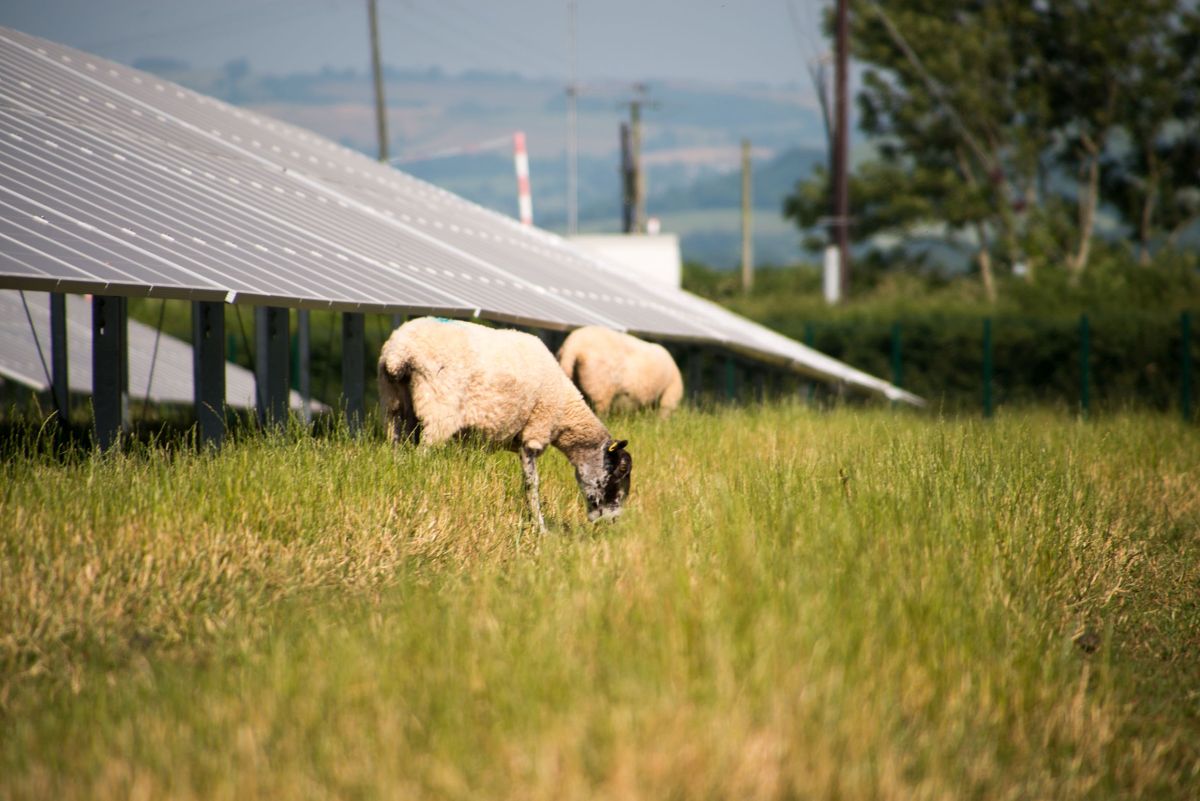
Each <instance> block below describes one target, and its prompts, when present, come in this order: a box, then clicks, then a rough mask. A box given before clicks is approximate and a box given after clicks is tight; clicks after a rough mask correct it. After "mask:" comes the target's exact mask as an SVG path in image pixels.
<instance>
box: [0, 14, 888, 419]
mask: <svg viewBox="0 0 1200 801" xmlns="http://www.w3.org/2000/svg"><path fill="white" fill-rule="evenodd" d="M0 286H8V287H19V288H26V289H39V290H46V291H60V292H61V291H79V292H97V293H111V294H119V295H128V296H152V297H171V298H183V299H192V300H223V301H225V302H228V303H251V304H260V305H279V306H288V307H300V308H313V309H316V308H322V309H335V310H342V311H357V312H383V313H403V314H423V313H435V314H443V315H447V316H455V317H472V316H475V317H483V318H487V319H491V320H495V321H500V322H508V323H516V324H524V325H530V326H538V327H545V328H553V329H559V330H565V329H569V328H574V327H577V326H581V325H604V326H608V327H611V328H615V329H618V330H626V331H630V332H631V333H636V334H640V335H644V336H649V337H653V338H660V339H672V340H679V341H691V342H697V343H711V344H716V345H723V346H726V347H730V348H733V349H735V350H739V351H741V352H743V353H745V354H746V355H748V356H751V357H753V358H759V359H764V360H768V361H772V362H775V363H778V364H781V365H785V366H788V367H790V368H792V369H797V370H801V371H803V372H807V373H809V374H810V375H814V376H817V377H820V378H825V379H829V380H840V381H845V382H848V383H850V384H852V385H856V386H860V387H862V388H863V389H866V390H868V391H871V392H880V391H881V390H880V388H879V386H878V385H879V384H882V383H883V382H879V381H877V380H876V379H870V377H869V376H866V377H865V378H867V379H870V380H869V381H865V382H864V380H863V378H864V376H863V374H861V373H858V372H857V371H853V370H850V368H847V367H846V366H845V365H842V364H841V363H840V362H836V361H834V360H831V359H828V358H827V357H820V354H816V353H815V352H813V351H811V350H810V349H807V348H804V347H803V346H802V345H799V343H795V342H793V341H792V340H787V339H785V338H782V337H779V336H778V335H773V334H771V332H769V331H767V329H763V328H761V327H759V326H755V325H754V324H753V323H750V322H748V321H746V320H743V319H742V318H739V317H737V316H736V315H733V314H731V313H729V312H727V311H725V310H723V309H720V308H719V307H716V306H711V305H709V304H704V303H703V302H701V301H699V300H698V299H696V298H694V297H691V296H688V295H687V293H684V292H682V291H676V290H668V289H663V290H655V289H648V288H647V287H645V286H642V285H640V284H637V283H634V282H633V281H631V280H629V279H627V278H625V277H624V276H622V275H621V274H620V273H619V272H617V271H616V270H615V269H614V268H612V267H611V266H610V265H607V264H605V263H602V262H600V261H598V260H596V259H594V258H591V257H589V256H587V255H585V254H583V253H581V252H580V251H579V250H577V249H576V248H574V247H572V246H571V245H570V244H569V243H568V242H566V241H565V240H563V239H561V238H560V237H557V236H555V235H553V234H549V233H547V232H544V231H539V230H537V229H532V228H529V227H527V226H522V225H520V224H518V223H517V222H516V221H514V220H511V219H509V218H507V217H504V216H503V215H500V214H497V213H495V212H492V211H489V210H487V209H484V208H482V207H480V206H478V205H475V204H473V203H470V202H468V201H466V200H464V199H462V198H459V197H457V196H455V195H453V194H451V193H449V192H446V191H444V190H441V189H438V188H437V187H434V186H431V185H430V184H427V183H424V182H422V181H419V180H417V179H415V178H413V177H411V176H408V175H406V174H404V173H401V172H399V171H397V170H394V169H392V168H390V167H387V166H384V165H380V164H378V163H376V162H374V161H372V160H370V159H368V158H366V157H365V156H363V155H362V154H359V153H356V152H354V151H351V150H349V149H347V148H344V147H342V146H340V145H337V144H335V143H332V142H330V141H328V140H325V139H322V138H321V137H318V136H316V135H314V134H312V133H310V132H308V131H305V130H302V129H300V128H296V127H294V126H291V125H287V124H285V123H282V122H278V121H275V120H272V119H269V118H267V117H264V116H262V115H258V114H255V113H252V112H249V111H246V110H244V109H239V108H236V107H233V106H230V105H228V104H225V103H223V102H220V101H218V100H214V99H212V98H209V97H206V96H204V95H200V94H198V93H195V92H192V91H189V90H187V89H184V88H182V87H179V86H176V85H174V84H171V83H169V82H166V81H162V80H160V79H158V78H156V77H153V76H151V75H148V74H146V73H143V72H140V71H137V70H133V69H130V68H127V67H123V66H121V65H118V64H114V63H110V62H107V61H104V60H102V59H98V58H95V57H93V56H90V55H87V54H84V53H80V52H78V51H75V50H72V49H70V48H67V47H64V46H62V45H57V44H53V43H51V42H47V41H45V40H42V39H38V38H35V37H32V36H28V35H26V34H22V33H18V32H16V31H12V30H10V29H5V28H0ZM831 370H833V372H831ZM893 389H894V388H893ZM896 392H899V391H898V390H896ZM904 395H906V393H901V394H900V395H898V396H897V397H904ZM911 397H912V396H907V398H904V399H908V398H911Z"/></svg>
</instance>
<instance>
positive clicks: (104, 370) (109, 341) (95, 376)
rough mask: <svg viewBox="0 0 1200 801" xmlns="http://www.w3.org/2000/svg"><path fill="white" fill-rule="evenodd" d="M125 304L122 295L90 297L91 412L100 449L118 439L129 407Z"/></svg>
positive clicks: (114, 442) (105, 447)
mask: <svg viewBox="0 0 1200 801" xmlns="http://www.w3.org/2000/svg"><path fill="white" fill-rule="evenodd" d="M126 303H127V301H126V300H125V298H119V297H113V296H109V295H94V296H92V411H93V414H94V415H95V421H96V442H97V443H98V444H99V445H100V447H101V448H102V449H107V448H109V447H111V446H112V445H115V444H116V443H117V442H118V441H119V440H120V435H121V432H122V431H123V430H124V428H125V417H126V413H127V410H128V407H129V390H128V386H129V384H128V376H129V370H128V363H129V351H128V349H127V348H126V337H125V327H126Z"/></svg>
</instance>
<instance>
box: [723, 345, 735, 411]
mask: <svg viewBox="0 0 1200 801" xmlns="http://www.w3.org/2000/svg"><path fill="white" fill-rule="evenodd" d="M736 397H737V363H736V362H735V361H734V360H733V356H732V354H731V355H727V356H726V357H725V400H727V401H730V402H732V401H733V400H734V399H735V398H736Z"/></svg>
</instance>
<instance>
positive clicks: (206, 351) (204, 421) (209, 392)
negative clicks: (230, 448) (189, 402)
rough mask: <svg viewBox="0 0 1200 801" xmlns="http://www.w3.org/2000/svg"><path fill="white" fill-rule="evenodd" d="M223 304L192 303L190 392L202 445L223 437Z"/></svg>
mask: <svg viewBox="0 0 1200 801" xmlns="http://www.w3.org/2000/svg"><path fill="white" fill-rule="evenodd" d="M224 340H225V306H224V304H223V303H219V302H212V301H193V302H192V392H193V397H194V398H195V402H196V428H197V431H198V433H199V435H200V444H202V445H220V444H221V441H222V440H223V439H224V438H225V358H224V354H223V353H222V352H221V350H222V345H223V343H224Z"/></svg>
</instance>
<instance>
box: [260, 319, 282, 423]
mask: <svg viewBox="0 0 1200 801" xmlns="http://www.w3.org/2000/svg"><path fill="white" fill-rule="evenodd" d="M254 353H255V359H254V371H255V372H254V379H255V383H256V385H257V395H258V397H257V400H258V422H259V424H261V425H263V426H268V425H272V426H279V425H283V423H284V421H285V420H287V410H288V310H287V309H283V308H280V307H278V306H259V307H257V308H255V309H254Z"/></svg>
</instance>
